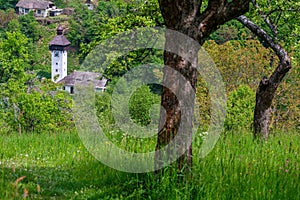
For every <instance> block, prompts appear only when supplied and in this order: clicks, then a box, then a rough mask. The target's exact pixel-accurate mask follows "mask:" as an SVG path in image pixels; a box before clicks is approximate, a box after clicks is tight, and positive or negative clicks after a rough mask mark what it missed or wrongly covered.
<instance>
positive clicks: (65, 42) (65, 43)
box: [49, 35, 71, 46]
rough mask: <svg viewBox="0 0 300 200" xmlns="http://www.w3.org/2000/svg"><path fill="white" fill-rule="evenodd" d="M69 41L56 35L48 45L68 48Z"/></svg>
mask: <svg viewBox="0 0 300 200" xmlns="http://www.w3.org/2000/svg"><path fill="white" fill-rule="evenodd" d="M70 44H71V43H70V41H69V40H68V39H67V38H66V37H65V36H64V35H57V36H55V38H53V39H52V40H51V42H49V45H59V46H68V45H70Z"/></svg>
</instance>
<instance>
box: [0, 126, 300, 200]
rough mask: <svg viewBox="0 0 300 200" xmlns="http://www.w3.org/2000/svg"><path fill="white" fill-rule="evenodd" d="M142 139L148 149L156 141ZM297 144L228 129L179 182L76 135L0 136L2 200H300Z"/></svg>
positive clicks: (290, 136) (293, 138)
mask: <svg viewBox="0 0 300 200" xmlns="http://www.w3.org/2000/svg"><path fill="white" fill-rule="evenodd" d="M122 144H123V145H124V143H122ZM147 144H148V145H145V146H146V147H147V148H149V147H151V148H154V147H155V140H153V141H147ZM299 144H300V134H299V133H297V132H288V133H284V132H281V133H276V134H273V135H272V136H271V137H270V139H269V140H268V141H267V142H263V143H258V142H253V140H252V135H251V133H244V132H236V133H226V136H224V135H223V136H221V138H220V139H219V141H218V143H217V144H216V146H215V148H214V149H213V151H212V152H211V153H210V154H209V155H208V156H206V157H205V158H203V159H200V158H199V157H197V156H196V155H195V156H194V163H193V172H192V177H191V178H190V179H189V180H187V181H183V179H180V178H178V177H177V176H179V175H176V174H174V173H173V174H169V173H166V174H165V175H164V176H163V177H161V178H160V179H157V178H155V177H154V175H153V173H144V174H131V173H125V172H120V171H117V170H114V169H111V168H109V167H107V166H105V165H103V164H102V163H101V162H99V161H97V160H96V159H95V158H94V157H93V156H91V155H90V154H89V152H88V151H87V150H86V149H85V147H84V145H83V144H82V142H81V140H80V139H79V137H78V135H77V134H76V133H75V132H70V133H59V134H54V133H52V134H46V133H44V134H22V135H18V134H11V135H3V134H2V135H0V145H1V148H0V169H1V171H0V172H1V174H0V199H5V200H6V199H24V198H26V199H149V200H150V199H276V200H279V199H299V198H300V175H299V174H300V157H299V156H300V145H299ZM137 145H139V147H140V148H142V147H143V145H140V144H137ZM193 145H194V149H197V148H199V145H200V142H195V143H194V144H193ZM131 146H134V145H132V144H131ZM152 150H153V149H152Z"/></svg>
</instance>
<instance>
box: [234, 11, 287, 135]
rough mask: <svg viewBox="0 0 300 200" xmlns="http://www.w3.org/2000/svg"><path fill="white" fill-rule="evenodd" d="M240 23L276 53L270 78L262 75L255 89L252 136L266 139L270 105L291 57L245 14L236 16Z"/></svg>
mask: <svg viewBox="0 0 300 200" xmlns="http://www.w3.org/2000/svg"><path fill="white" fill-rule="evenodd" d="M237 19H238V20H239V21H240V22H241V23H242V24H244V25H245V26H246V27H247V28H249V29H250V30H251V31H252V32H253V33H254V34H255V35H257V36H258V37H259V38H261V39H263V40H264V41H265V42H266V43H267V44H268V45H269V46H270V47H271V48H272V49H273V51H274V52H275V53H276V55H277V57H278V58H279V64H278V66H277V68H276V69H275V71H274V72H273V73H272V75H271V76H270V78H266V77H264V78H263V79H262V80H261V81H260V84H259V86H258V88H257V91H256V104H255V111H254V138H259V139H267V138H268V136H269V127H270V116H271V105H272V101H273V98H274V96H275V93H276V90H277V88H278V86H279V84H280V82H281V81H282V79H283V78H284V76H285V75H286V73H287V72H288V71H289V70H290V69H291V68H292V64H291V59H290V57H289V55H288V53H287V52H286V51H285V50H284V49H283V48H282V47H281V46H280V45H279V44H278V43H276V42H275V41H274V40H273V39H272V38H271V37H270V36H269V35H268V34H267V33H266V32H265V31H264V30H263V29H261V28H260V27H258V26H257V25H256V24H254V23H253V22H252V21H250V20H249V19H248V18H247V17H245V16H240V17H238V18H237Z"/></svg>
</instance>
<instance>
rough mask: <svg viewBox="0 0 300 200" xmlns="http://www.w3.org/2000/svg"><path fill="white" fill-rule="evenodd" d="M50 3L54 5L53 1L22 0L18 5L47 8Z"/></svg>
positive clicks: (30, 7)
mask: <svg viewBox="0 0 300 200" xmlns="http://www.w3.org/2000/svg"><path fill="white" fill-rule="evenodd" d="M50 5H54V4H53V3H52V2H49V1H43V0H20V1H19V2H18V3H17V5H16V7H21V8H29V9H47V8H48V7H49V6H50Z"/></svg>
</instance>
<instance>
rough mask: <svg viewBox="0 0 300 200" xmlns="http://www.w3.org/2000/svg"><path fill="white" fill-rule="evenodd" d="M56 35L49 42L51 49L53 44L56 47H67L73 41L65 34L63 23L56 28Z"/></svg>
mask: <svg viewBox="0 0 300 200" xmlns="http://www.w3.org/2000/svg"><path fill="white" fill-rule="evenodd" d="M56 34H57V35H56V36H55V37H54V38H53V39H52V40H51V42H49V48H50V50H52V49H51V47H52V46H56V47H67V46H69V45H70V44H71V43H70V41H69V40H68V39H67V38H66V37H65V36H64V35H63V28H62V26H61V25H59V26H58V27H57V29H56Z"/></svg>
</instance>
